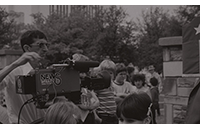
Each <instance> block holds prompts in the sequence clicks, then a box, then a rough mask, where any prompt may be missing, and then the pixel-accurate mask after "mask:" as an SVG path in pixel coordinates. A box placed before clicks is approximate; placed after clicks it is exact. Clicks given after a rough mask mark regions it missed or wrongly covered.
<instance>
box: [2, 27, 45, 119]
mask: <svg viewBox="0 0 200 130" xmlns="http://www.w3.org/2000/svg"><path fill="white" fill-rule="evenodd" d="M20 43H21V47H22V49H23V51H24V54H23V55H22V57H21V58H19V59H18V60H17V61H16V62H14V63H13V64H11V65H10V66H8V67H6V68H4V70H2V71H3V73H2V74H1V80H2V79H3V78H4V77H5V75H6V73H9V72H10V73H9V74H8V75H7V76H6V77H5V78H4V79H3V81H2V82H1V84H0V86H1V89H3V88H5V100H6V105H7V112H8V116H9V122H10V123H17V121H18V114H19V111H20V108H21V106H22V105H23V103H24V102H26V101H27V100H29V99H31V98H32V95H20V94H17V93H16V90H15V88H16V87H15V77H16V76H17V75H27V74H28V73H29V72H30V71H31V70H32V69H35V68H37V67H38V66H39V60H38V61H37V62H35V61H33V60H34V59H37V58H39V57H42V58H43V57H44V55H45V53H46V51H47V50H48V48H47V45H48V43H47V38H46V36H45V34H44V33H42V32H41V31H39V30H30V31H26V32H25V33H24V34H23V35H22V36H21V38H20ZM36 53H37V54H36ZM38 55H39V56H38ZM26 62H28V63H26ZM25 63H26V64H25ZM22 64H25V65H22ZM19 65H21V66H19ZM18 66H19V67H18ZM15 67H17V68H16V69H15V70H13V71H12V72H11V70H12V69H13V68H15ZM44 114H45V112H44V110H41V109H36V107H35V105H34V104H33V103H30V104H27V105H26V106H25V107H24V109H23V112H22V113H21V118H20V123H30V122H32V121H34V120H36V119H38V118H40V117H43V116H44Z"/></svg>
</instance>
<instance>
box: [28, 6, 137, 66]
mask: <svg viewBox="0 0 200 130" xmlns="http://www.w3.org/2000/svg"><path fill="white" fill-rule="evenodd" d="M84 13H85V12H81V11H79V10H77V11H75V12H74V13H72V14H71V15H70V16H61V15H59V14H57V13H53V14H51V15H49V16H48V17H47V18H45V17H44V16H42V14H33V15H32V16H33V18H34V23H33V24H32V25H29V28H37V29H40V30H42V31H43V32H44V33H45V34H46V35H47V37H48V38H49V41H50V42H51V43H52V45H54V44H60V43H64V44H65V45H66V48H68V49H65V50H66V51H70V52H67V53H68V54H74V53H82V54H84V55H87V56H88V57H90V58H93V59H95V60H100V58H101V57H102V56H103V57H105V56H107V55H108V56H110V57H111V58H113V57H119V60H121V61H122V62H124V61H127V62H132V61H133V59H134V56H135V55H134V53H135V51H134V49H135V46H134V44H132V43H133V42H132V41H133V39H134V35H133V33H132V30H133V29H134V26H133V23H132V22H126V21H125V19H126V16H127V14H126V13H125V11H124V10H123V9H122V8H121V7H120V8H118V7H117V6H110V8H108V9H105V10H102V11H99V12H96V13H95V15H94V17H92V18H88V17H86V15H85V14H84ZM125 51H126V52H129V54H127V53H126V52H125Z"/></svg>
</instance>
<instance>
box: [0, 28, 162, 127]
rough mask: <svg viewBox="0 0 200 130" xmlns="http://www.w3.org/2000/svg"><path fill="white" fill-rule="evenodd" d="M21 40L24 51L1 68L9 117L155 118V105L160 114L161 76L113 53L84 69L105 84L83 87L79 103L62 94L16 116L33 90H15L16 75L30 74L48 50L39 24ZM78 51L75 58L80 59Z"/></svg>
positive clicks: (70, 120) (55, 120)
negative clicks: (118, 59)
mask: <svg viewBox="0 0 200 130" xmlns="http://www.w3.org/2000/svg"><path fill="white" fill-rule="evenodd" d="M20 42H21V46H22V49H23V51H24V54H23V55H22V56H21V57H20V58H19V59H17V60H16V61H15V62H13V63H12V64H10V65H8V66H7V67H5V68H3V69H2V70H1V71H0V82H1V83H0V89H1V90H2V89H5V101H6V107H7V108H6V109H7V113H6V114H7V115H8V117H9V123H25V124H28V123H31V122H33V121H35V120H38V119H40V118H41V119H42V122H41V123H45V124H78V123H83V124H97V123H98V124H99V123H101V124H119V123H128V124H130V123H136V124H138V123H153V124H156V111H157V114H158V115H160V110H159V93H160V92H161V91H162V80H161V77H160V75H159V74H158V73H156V72H155V68H154V66H153V65H150V66H148V68H147V69H143V70H142V71H139V69H138V67H134V66H133V65H131V64H129V65H128V66H125V64H124V63H114V62H113V61H112V60H111V59H105V60H103V61H102V62H101V63H100V64H99V66H98V67H95V68H91V70H90V71H89V72H88V73H87V74H85V75H90V76H99V77H102V78H106V83H105V85H106V86H107V87H106V88H103V89H101V90H88V89H86V88H82V91H81V92H82V95H81V103H80V104H75V103H73V102H72V101H70V100H68V99H66V98H64V97H62V98H61V97H58V98H55V99H54V103H53V105H51V106H50V107H48V109H38V108H36V107H35V105H34V103H29V104H27V105H26V107H24V108H23V111H22V113H21V118H20V120H18V114H19V112H20V108H21V106H22V105H23V103H24V102H26V101H27V100H29V99H31V97H32V95H28V94H27V95H21V94H17V93H16V90H15V88H16V86H15V85H16V84H15V77H16V76H17V75H27V74H29V72H31V70H33V69H35V68H38V66H39V63H40V61H41V60H42V59H43V57H44V55H45V53H46V52H47V51H48V41H47V38H46V36H45V34H44V33H43V32H41V31H39V30H30V31H27V32H25V33H24V34H23V35H22V36H21V39H20ZM77 57H79V56H77V55H74V57H73V58H74V60H80V57H79V59H78V58H77ZM83 57H84V58H86V59H87V60H88V58H87V57H85V56H83ZM82 76H83V75H82ZM0 122H1V121H0Z"/></svg>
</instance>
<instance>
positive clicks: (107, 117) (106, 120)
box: [98, 113, 119, 124]
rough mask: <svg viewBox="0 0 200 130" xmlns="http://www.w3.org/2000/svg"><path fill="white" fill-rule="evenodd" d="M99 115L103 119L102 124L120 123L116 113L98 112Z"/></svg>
mask: <svg viewBox="0 0 200 130" xmlns="http://www.w3.org/2000/svg"><path fill="white" fill-rule="evenodd" d="M98 116H99V117H100V118H101V119H102V122H101V124H118V123H119V122H118V119H117V116H116V115H114V114H107V113H105V114H104V113H103V114H98Z"/></svg>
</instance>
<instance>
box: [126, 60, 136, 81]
mask: <svg viewBox="0 0 200 130" xmlns="http://www.w3.org/2000/svg"><path fill="white" fill-rule="evenodd" d="M134 71H135V68H134V66H133V64H132V63H130V64H129V65H128V66H127V72H128V73H127V79H126V81H128V82H131V76H132V75H133V74H134Z"/></svg>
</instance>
